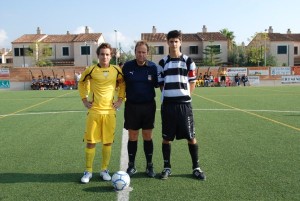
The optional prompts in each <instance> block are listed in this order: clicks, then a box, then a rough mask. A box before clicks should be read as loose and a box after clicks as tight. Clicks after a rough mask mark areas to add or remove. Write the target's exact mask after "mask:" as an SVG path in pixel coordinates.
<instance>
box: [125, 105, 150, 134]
mask: <svg viewBox="0 0 300 201" xmlns="http://www.w3.org/2000/svg"><path fill="white" fill-rule="evenodd" d="M155 112H156V103H155V101H154V100H153V101H152V102H147V103H130V102H128V101H126V102H125V112H124V119H125V122H124V128H125V129H127V130H128V129H131V130H139V129H144V130H148V129H153V128H154V121H155Z"/></svg>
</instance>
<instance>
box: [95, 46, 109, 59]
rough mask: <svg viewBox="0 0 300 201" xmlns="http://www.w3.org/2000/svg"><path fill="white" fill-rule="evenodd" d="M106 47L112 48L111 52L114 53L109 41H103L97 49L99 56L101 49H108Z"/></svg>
mask: <svg viewBox="0 0 300 201" xmlns="http://www.w3.org/2000/svg"><path fill="white" fill-rule="evenodd" d="M106 48H108V49H110V53H112V48H111V45H110V44H109V43H102V44H101V45H99V47H98V48H97V50H96V54H97V56H99V54H100V50H101V49H106Z"/></svg>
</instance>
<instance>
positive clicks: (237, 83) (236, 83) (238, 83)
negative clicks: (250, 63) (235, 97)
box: [234, 73, 240, 86]
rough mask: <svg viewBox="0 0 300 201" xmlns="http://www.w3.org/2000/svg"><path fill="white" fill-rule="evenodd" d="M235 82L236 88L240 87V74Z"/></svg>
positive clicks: (235, 78)
mask: <svg viewBox="0 0 300 201" xmlns="http://www.w3.org/2000/svg"><path fill="white" fill-rule="evenodd" d="M234 82H235V86H240V76H239V74H238V73H237V74H236V75H235V76H234Z"/></svg>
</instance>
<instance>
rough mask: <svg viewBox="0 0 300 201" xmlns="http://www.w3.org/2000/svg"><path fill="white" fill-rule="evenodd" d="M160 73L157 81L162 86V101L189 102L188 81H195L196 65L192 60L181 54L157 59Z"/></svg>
mask: <svg viewBox="0 0 300 201" xmlns="http://www.w3.org/2000/svg"><path fill="white" fill-rule="evenodd" d="M159 66H160V67H161V73H160V75H159V76H158V82H159V84H160V85H161V86H163V91H162V101H163V102H164V103H168V102H173V103H187V102H191V94H190V85H189V83H190V82H195V81H196V65H195V63H194V62H193V60H192V59H191V58H190V57H188V56H186V55H181V56H180V57H179V58H171V57H170V56H169V55H168V56H166V57H164V58H163V59H161V60H160V61H159Z"/></svg>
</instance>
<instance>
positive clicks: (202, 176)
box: [193, 167, 206, 181]
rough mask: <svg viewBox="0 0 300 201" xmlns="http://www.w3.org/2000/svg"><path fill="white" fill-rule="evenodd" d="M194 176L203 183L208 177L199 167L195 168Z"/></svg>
mask: <svg viewBox="0 0 300 201" xmlns="http://www.w3.org/2000/svg"><path fill="white" fill-rule="evenodd" d="M193 175H194V177H196V178H197V179H199V180H202V181H205V180H206V176H205V174H204V172H203V171H202V170H201V169H200V168H199V167H198V168H195V169H194V170H193Z"/></svg>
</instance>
